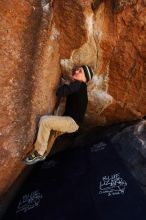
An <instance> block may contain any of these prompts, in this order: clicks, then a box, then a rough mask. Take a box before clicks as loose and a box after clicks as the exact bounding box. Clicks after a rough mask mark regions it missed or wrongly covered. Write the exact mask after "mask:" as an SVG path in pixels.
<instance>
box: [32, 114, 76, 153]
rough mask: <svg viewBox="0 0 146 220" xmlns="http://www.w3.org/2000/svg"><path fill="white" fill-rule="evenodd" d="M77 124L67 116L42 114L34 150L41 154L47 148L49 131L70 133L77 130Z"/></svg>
mask: <svg viewBox="0 0 146 220" xmlns="http://www.w3.org/2000/svg"><path fill="white" fill-rule="evenodd" d="M78 128H79V126H78V124H77V123H76V122H75V121H74V120H73V119H72V118H71V117H69V116H55V115H49V116H48V115H45V116H42V117H41V119H40V122H39V130H38V134H37V139H36V142H35V144H34V145H35V150H36V151H37V152H38V153H39V154H40V155H43V154H44V153H45V152H46V150H47V145H48V140H49V137H50V131H51V130H54V131H60V132H63V133H72V132H75V131H77V130H78Z"/></svg>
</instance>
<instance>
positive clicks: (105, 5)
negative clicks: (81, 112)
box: [0, 0, 146, 194]
mask: <svg viewBox="0 0 146 220" xmlns="http://www.w3.org/2000/svg"><path fill="white" fill-rule="evenodd" d="M0 11H1V12H0V17H1V19H0V26H1V28H0V33H1V34H0V45H1V52H0V61H1V62H0V63H1V76H0V83H1V87H0V88H1V109H0V115H1V126H0V146H1V155H0V182H1V185H0V194H3V193H4V192H6V191H7V190H8V188H9V187H10V186H11V184H12V183H13V182H14V180H15V179H16V177H17V176H18V175H19V174H20V173H21V172H22V170H23V169H24V168H25V166H24V164H23V162H22V160H23V158H24V157H25V156H26V154H27V153H28V151H30V150H31V149H32V145H33V142H34V140H35V135H36V132H37V124H38V120H39V118H40V116H41V115H45V114H52V113H53V111H54V107H55V104H56V101H57V100H56V96H55V90H56V88H57V86H58V84H59V80H60V76H61V74H64V75H65V76H69V75H70V74H71V71H72V68H73V67H76V66H78V65H81V64H88V65H90V66H91V67H92V68H93V69H94V71H95V75H94V78H93V80H92V82H90V83H89V86H88V95H89V105H88V109H87V113H86V117H85V125H88V126H86V127H90V126H95V125H102V126H103V125H104V126H105V125H108V124H113V123H117V122H122V121H131V120H136V119H141V118H142V117H143V116H144V115H146V99H145V96H146V77H145V76H146V71H145V70H146V62H145V60H146V41H145V30H146V25H145V15H146V3H145V0H137V1H135V0H131V1H128V0H116V1H113V0H110V1H107V0H100V1H99V0H94V1H93V0H89V1H86V0H72V1H70V0H66V1H64V2H62V1H60V0H41V1H40V0H26V1H23V0H20V1H19V2H18V1H16V0H7V1H1V2H0Z"/></svg>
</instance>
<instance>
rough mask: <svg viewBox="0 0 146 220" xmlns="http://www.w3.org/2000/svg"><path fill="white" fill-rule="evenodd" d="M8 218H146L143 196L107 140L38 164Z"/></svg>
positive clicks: (103, 219)
mask: <svg viewBox="0 0 146 220" xmlns="http://www.w3.org/2000/svg"><path fill="white" fill-rule="evenodd" d="M5 219H6V220H9V219H13V220H26V219H27V220H29V219H31V220H33V219H35V220H36V219H38V220H39V219H40V220H48V219H50V220H81V219H83V220H96V219H97V220H117V219H118V220H130V219H132V220H146V196H145V194H144V193H143V191H142V190H141V188H140V187H139V185H138V183H137V182H136V180H135V179H134V178H133V177H132V175H131V174H130V173H129V171H128V170H127V168H126V167H125V165H124V164H123V161H122V160H121V158H120V157H119V155H117V153H116V151H115V147H114V145H113V144H111V143H109V142H108V141H106V140H101V141H100V142H95V143H92V144H91V145H90V144H88V146H85V147H83V148H77V149H73V150H70V151H66V152H62V153H59V154H57V155H55V156H52V157H51V158H49V159H47V160H45V161H44V162H41V163H38V164H37V166H36V167H35V168H34V171H33V172H32V173H31V175H30V177H29V178H28V179H27V181H26V182H25V183H24V186H23V187H22V188H21V191H20V192H19V194H18V195H17V198H16V199H15V201H13V203H12V204H11V207H10V208H9V210H8V211H7V214H6V216H5Z"/></svg>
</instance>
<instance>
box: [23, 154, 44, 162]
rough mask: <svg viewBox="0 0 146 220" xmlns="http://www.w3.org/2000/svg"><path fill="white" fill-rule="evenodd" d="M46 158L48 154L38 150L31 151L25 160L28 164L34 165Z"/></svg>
mask: <svg viewBox="0 0 146 220" xmlns="http://www.w3.org/2000/svg"><path fill="white" fill-rule="evenodd" d="M45 159H46V155H43V156H42V155H40V154H39V153H38V152H37V151H34V152H32V153H30V154H29V155H28V156H27V157H26V158H25V159H24V162H25V164H27V165H33V164H35V163H37V162H39V161H43V160H45Z"/></svg>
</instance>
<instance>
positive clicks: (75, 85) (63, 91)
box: [56, 81, 81, 97]
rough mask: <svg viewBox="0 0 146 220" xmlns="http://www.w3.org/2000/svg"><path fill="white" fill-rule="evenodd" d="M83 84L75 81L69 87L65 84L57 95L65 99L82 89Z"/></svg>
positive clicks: (58, 90)
mask: <svg viewBox="0 0 146 220" xmlns="http://www.w3.org/2000/svg"><path fill="white" fill-rule="evenodd" d="M80 86H81V82H79V81H75V82H72V83H70V84H69V85H67V84H64V85H62V86H60V87H59V88H58V89H57V92H56V95H57V96H58V97H65V96H68V95H70V94H72V93H74V92H77V91H78V90H79V89H80Z"/></svg>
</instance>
